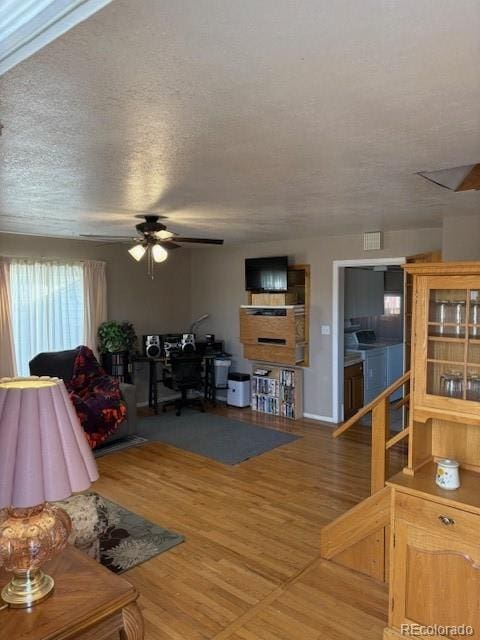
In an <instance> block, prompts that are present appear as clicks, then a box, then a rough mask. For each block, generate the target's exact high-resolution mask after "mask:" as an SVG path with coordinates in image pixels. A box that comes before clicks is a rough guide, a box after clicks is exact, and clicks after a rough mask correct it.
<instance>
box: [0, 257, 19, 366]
mask: <svg viewBox="0 0 480 640" xmlns="http://www.w3.org/2000/svg"><path fill="white" fill-rule="evenodd" d="M16 373H17V367H16V364H15V350H14V348H13V327H12V304H11V295H10V261H9V260H8V259H6V258H0V378H3V377H4V376H6V377H10V376H15V375H16Z"/></svg>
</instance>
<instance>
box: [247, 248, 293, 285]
mask: <svg viewBox="0 0 480 640" xmlns="http://www.w3.org/2000/svg"><path fill="white" fill-rule="evenodd" d="M287 273H288V258H287V256H277V257H274V258H247V259H246V260H245V289H246V290H247V291H256V292H264V293H272V292H277V291H287V288H288V283H287Z"/></svg>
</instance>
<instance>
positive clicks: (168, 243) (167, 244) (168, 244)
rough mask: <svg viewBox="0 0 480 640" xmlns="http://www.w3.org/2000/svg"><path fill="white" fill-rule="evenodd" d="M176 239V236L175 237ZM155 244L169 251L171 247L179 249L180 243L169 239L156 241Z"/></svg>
mask: <svg viewBox="0 0 480 640" xmlns="http://www.w3.org/2000/svg"><path fill="white" fill-rule="evenodd" d="M175 240H176V238H175ZM157 244H160V245H161V246H162V247H163V248H164V249H167V250H169V251H171V250H172V249H180V248H181V247H180V245H179V244H176V243H175V242H171V241H170V240H161V241H159V242H157Z"/></svg>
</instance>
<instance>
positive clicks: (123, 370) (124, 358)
mask: <svg viewBox="0 0 480 640" xmlns="http://www.w3.org/2000/svg"><path fill="white" fill-rule="evenodd" d="M100 362H101V364H102V367H103V368H104V369H105V371H106V372H107V373H108V375H110V376H113V377H114V378H117V379H118V380H119V381H120V382H128V383H130V382H131V376H130V371H129V364H130V358H129V354H128V351H119V352H117V353H110V352H107V353H102V354H101V355H100Z"/></svg>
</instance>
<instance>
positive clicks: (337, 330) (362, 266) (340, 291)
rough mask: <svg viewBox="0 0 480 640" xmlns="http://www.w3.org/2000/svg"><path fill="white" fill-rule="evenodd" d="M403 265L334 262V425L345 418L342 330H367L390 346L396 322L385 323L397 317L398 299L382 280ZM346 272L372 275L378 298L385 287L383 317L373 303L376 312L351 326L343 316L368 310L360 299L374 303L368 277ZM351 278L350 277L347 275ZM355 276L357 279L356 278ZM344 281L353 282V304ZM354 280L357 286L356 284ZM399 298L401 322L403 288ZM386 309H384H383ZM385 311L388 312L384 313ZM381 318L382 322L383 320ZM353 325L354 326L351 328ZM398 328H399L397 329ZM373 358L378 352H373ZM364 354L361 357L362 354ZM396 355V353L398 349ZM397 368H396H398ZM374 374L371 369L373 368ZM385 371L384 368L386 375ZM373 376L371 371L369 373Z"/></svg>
mask: <svg viewBox="0 0 480 640" xmlns="http://www.w3.org/2000/svg"><path fill="white" fill-rule="evenodd" d="M405 262H406V258H405V257H401V258H378V259H368V258H367V259H359V260H335V261H334V263H333V296H332V303H333V309H332V318H333V320H332V407H333V410H332V420H333V422H335V423H339V422H342V421H343V419H344V363H345V357H344V353H345V330H346V329H347V333H352V334H353V333H355V332H356V331H357V326H358V330H362V329H366V330H370V331H373V332H374V333H375V336H376V337H378V338H383V339H384V342H385V343H389V342H390V341H391V340H394V337H393V334H392V333H390V338H389V337H388V330H387V328H388V327H389V328H390V329H392V328H393V326H394V325H397V323H396V321H395V319H394V320H393V321H392V320H388V317H387V316H388V314H390V313H391V314H392V315H396V312H397V310H398V302H399V301H398V296H397V293H396V292H393V290H392V291H389V289H393V288H394V287H393V286H389V285H387V286H386V287H385V283H386V281H387V278H386V277H385V274H386V273H389V272H390V273H394V272H395V271H396V272H397V273H398V270H399V268H400V265H402V264H404V263H405ZM347 269H350V270H355V271H356V270H362V272H367V271H369V272H371V274H375V276H372V278H371V281H372V282H374V283H375V289H376V291H377V298H378V296H379V295H380V291H379V282H381V281H383V283H384V288H383V292H382V309H383V314H382V313H380V309H379V303H378V302H377V304H376V309H375V313H374V314H372V315H360V316H357V317H354V316H353V317H354V319H355V323H352V318H351V317H349V318H347V317H346V313H345V312H347V314H348V315H349V316H351V315H352V314H353V313H357V314H358V313H359V314H365V313H366V311H367V309H366V308H365V305H364V304H363V302H365V301H364V300H362V296H363V297H369V298H371V299H372V300H371V302H372V304H373V294H374V291H373V288H372V287H370V286H369V280H368V277H369V274H367V273H362V274H360V273H359V272H358V273H355V271H349V272H348V274H347V271H346V270H347ZM351 275H353V276H354V277H353V278H351V277H350V276H351ZM355 276H357V277H356V278H355ZM347 278H348V280H349V281H350V282H353V286H350V289H351V290H353V291H355V293H356V301H353V302H352V301H351V300H350V299H349V302H348V303H347V305H346V304H345V291H346V281H347ZM388 279H390V280H392V277H388ZM395 280H396V281H397V282H398V275H397V276H395ZM355 281H357V284H355ZM401 282H402V285H403V283H404V276H403V272H402V280H401ZM395 288H397V289H399V288H400V287H399V286H398V285H397V286H396V287H395ZM390 293H392V295H391V296H390V295H389V294H390ZM398 293H400V295H401V300H400V305H401V311H400V314H401V317H400V318H399V320H400V321H404V318H403V315H404V313H403V303H402V300H403V287H402V291H401V292H398ZM385 307H387V309H385ZM385 311H387V313H385ZM382 318H383V320H382ZM352 324H353V325H354V326H353V328H352ZM397 328H398V326H397ZM377 332H384V333H386V334H387V335H385V336H381V335H380V333H378V336H377ZM355 337H356V336H354V335H352V336H349V337H348V338H347V340H353V339H355ZM401 343H402V345H404V335H403V331H402V339H401ZM375 352H376V355H378V354H379V353H380V352H379V351H378V350H375ZM392 354H393V350H391V351H390V350H389V351H388V355H389V356H390V355H392ZM362 355H363V354H362ZM397 356H398V350H397ZM371 360H372V363H373V362H374V359H373V351H372V358H371ZM404 364H405V349H404V346H402V348H401V368H402V369H403V368H404ZM397 368H398V366H397ZM372 371H373V369H372ZM386 372H387V369H386V368H385V376H386V375H387V374H386ZM370 373H372V372H370ZM374 377H375V376H370V378H371V379H372V378H374ZM374 384H377V385H378V388H379V385H380V384H381V381H378V383H377V382H375V383H374ZM386 386H387V385H386V378H385V387H386ZM377 390H378V389H377V387H375V386H373V387H372V389H368V390H367V393H366V396H365V398H368V397H369V395H368V394H371V393H375V392H376V391H377Z"/></svg>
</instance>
